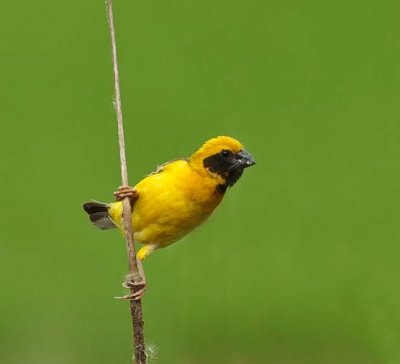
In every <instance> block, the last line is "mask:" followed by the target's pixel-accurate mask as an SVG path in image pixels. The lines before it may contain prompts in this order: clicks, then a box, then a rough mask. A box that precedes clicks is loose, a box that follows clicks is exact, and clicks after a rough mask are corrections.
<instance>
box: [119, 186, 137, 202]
mask: <svg viewBox="0 0 400 364" xmlns="http://www.w3.org/2000/svg"><path fill="white" fill-rule="evenodd" d="M114 196H115V199H116V200H117V201H122V200H123V199H124V198H125V197H128V198H129V200H130V202H131V205H132V206H133V203H134V202H135V201H136V200H137V198H138V197H139V196H138V192H137V191H136V190H135V189H134V188H133V187H130V186H120V187H118V190H117V191H115V192H114Z"/></svg>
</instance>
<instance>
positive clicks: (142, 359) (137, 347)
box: [106, 0, 146, 364]
mask: <svg viewBox="0 0 400 364" xmlns="http://www.w3.org/2000/svg"><path fill="white" fill-rule="evenodd" d="M106 9H107V17H108V25H109V30H110V37H111V53H112V62H113V69H114V88H115V103H114V106H115V112H116V114H117V122H118V140H119V156H120V160H121V177H122V185H123V186H128V185H129V184H128V168H127V165H126V154H125V137H124V126H123V118H122V107H121V92H120V86H119V85H120V82H119V71H118V60H117V44H116V41H115V26H114V16H113V8H112V0H106ZM122 202H123V219H124V230H125V240H126V246H127V249H128V261H129V276H130V278H131V279H133V280H134V281H135V282H136V283H141V282H144V277H143V275H142V274H144V272H143V267H142V266H141V262H140V261H139V260H136V252H135V244H134V241H133V233H132V219H131V214H132V212H131V205H130V201H129V198H127V197H126V198H124V200H123V201H122ZM131 293H132V294H133V293H134V288H131ZM130 311H131V317H132V330H133V348H134V350H133V351H134V353H135V362H136V364H146V354H145V344H144V335H143V325H144V323H143V313H142V303H141V300H137V301H134V300H131V301H130Z"/></svg>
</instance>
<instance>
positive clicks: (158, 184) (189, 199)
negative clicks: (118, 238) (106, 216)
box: [109, 160, 223, 247]
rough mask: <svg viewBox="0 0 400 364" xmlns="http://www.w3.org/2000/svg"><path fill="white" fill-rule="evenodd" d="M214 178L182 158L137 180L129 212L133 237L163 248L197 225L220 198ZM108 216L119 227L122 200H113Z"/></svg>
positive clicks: (120, 223)
mask: <svg viewBox="0 0 400 364" xmlns="http://www.w3.org/2000/svg"><path fill="white" fill-rule="evenodd" d="M217 184H218V183H217V181H216V180H215V178H211V177H210V178H207V176H204V175H201V174H199V173H197V172H196V171H194V170H193V169H192V168H191V167H190V165H189V163H188V162H187V161H186V160H178V161H174V162H171V163H168V164H167V165H165V166H163V167H162V168H161V169H160V170H159V171H157V172H155V173H153V174H151V175H149V176H147V177H146V178H144V179H143V180H142V181H140V182H139V183H138V184H137V185H136V186H135V189H136V190H137V191H138V194H139V198H138V200H137V201H136V202H135V205H134V208H133V211H132V224H133V230H134V238H135V240H136V241H137V242H139V243H142V244H155V245H157V247H164V246H167V245H169V244H172V243H173V242H175V241H177V240H179V239H180V238H182V237H183V236H185V235H186V234H187V233H189V232H190V231H192V230H193V229H194V228H196V227H197V226H198V225H199V224H201V223H202V222H203V221H204V220H205V219H206V218H207V217H208V216H210V214H211V213H212V212H213V210H214V209H215V208H216V207H217V206H218V204H219V203H220V202H221V200H222V198H223V194H221V193H219V192H217V191H216V187H217ZM109 213H110V216H111V217H112V219H113V220H114V221H115V223H116V224H117V225H118V226H119V227H120V228H121V227H122V203H121V202H117V203H113V204H112V205H111V208H110V211H109Z"/></svg>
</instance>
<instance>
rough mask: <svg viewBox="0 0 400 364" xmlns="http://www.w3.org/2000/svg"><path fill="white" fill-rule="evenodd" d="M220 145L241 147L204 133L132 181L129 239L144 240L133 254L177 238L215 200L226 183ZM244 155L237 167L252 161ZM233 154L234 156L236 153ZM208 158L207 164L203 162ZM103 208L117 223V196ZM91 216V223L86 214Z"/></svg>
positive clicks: (236, 150) (119, 217)
mask: <svg viewBox="0 0 400 364" xmlns="http://www.w3.org/2000/svg"><path fill="white" fill-rule="evenodd" d="M222 151H224V153H225V154H226V153H228V152H226V151H229V153H230V155H231V156H237V155H238V153H241V152H243V151H244V149H243V146H242V144H240V142H238V141H237V140H235V139H233V138H230V137H217V138H213V139H210V140H209V141H207V142H206V143H205V144H204V145H203V146H202V147H201V148H200V149H199V150H198V151H197V152H196V153H194V154H193V155H192V156H191V157H190V158H188V159H182V160H176V161H172V162H169V163H166V164H164V165H162V166H161V167H159V168H158V169H157V170H156V171H155V172H153V173H152V174H150V175H148V176H147V177H145V178H144V179H143V180H141V181H140V182H139V183H138V184H137V185H136V186H135V187H134V190H135V191H136V192H137V194H138V198H137V200H136V201H135V202H134V204H133V208H132V225H133V231H134V239H135V241H136V242H138V243H140V244H143V245H144V246H143V247H142V248H141V249H140V250H139V251H138V253H137V257H138V258H139V259H141V260H142V259H144V258H145V257H146V256H147V255H148V254H150V253H151V252H152V251H153V250H155V249H158V248H163V247H165V246H168V245H170V244H172V243H174V242H176V241H177V240H179V239H181V238H182V237H183V236H185V235H186V234H188V233H189V232H190V231H192V230H193V229H194V228H196V227H197V226H198V225H200V224H201V223H202V222H203V221H204V220H205V219H207V218H208V217H209V216H210V215H211V213H212V212H213V211H214V209H215V208H216V207H217V206H218V205H219V203H220V202H221V201H222V199H223V196H224V192H225V190H226V188H227V187H229V186H230V185H229V186H228V184H227V180H228V178H229V170H226V171H225V170H224V168H222V167H221V168H220V167H219V163H220V162H219V159H221V161H222V162H221V163H225V162H226V161H227V158H225V157H223V156H222V155H221V152H222ZM246 155H247V156H249V158H250V159H247V160H248V162H246V163H247V165H245V166H244V167H243V168H245V167H247V166H250V165H252V164H254V161H252V159H251V157H250V155H249V154H247V153H246ZM235 158H236V159H235V161H237V159H238V157H235ZM232 160H233V157H232ZM232 163H233V162H232ZM208 164H210V165H211V166H210V167H207V166H208ZM243 168H242V169H241V171H242V170H243ZM225 169H229V168H228V167H226V168H225ZM240 175H241V172H240ZM240 175H239V177H240ZM239 177H237V178H239ZM234 182H236V180H235V181H234ZM234 182H233V183H234ZM233 183H232V184H233ZM218 186H222V187H218ZM88 204H91V203H88ZM92 204H93V203H92ZM84 207H85V206H84ZM85 210H86V211H87V212H88V213H89V214H90V209H89V208H86V207H85ZM96 211H97V210H96ZM107 213H108V217H109V218H110V219H111V220H112V222H113V223H114V224H115V225H116V226H117V227H118V228H119V229H122V228H123V222H122V202H121V201H118V202H114V203H111V204H109V205H107ZM102 218H104V216H103V217H102ZM91 220H92V221H93V222H94V223H95V224H96V219H94V218H93V219H92V216H91ZM98 225H99V224H98ZM99 226H100V225H99ZM102 228H109V227H102Z"/></svg>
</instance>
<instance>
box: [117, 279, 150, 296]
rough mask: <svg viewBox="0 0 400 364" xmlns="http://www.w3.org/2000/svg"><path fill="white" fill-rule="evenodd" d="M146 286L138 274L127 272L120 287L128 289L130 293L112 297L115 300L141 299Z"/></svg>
mask: <svg viewBox="0 0 400 364" xmlns="http://www.w3.org/2000/svg"><path fill="white" fill-rule="evenodd" d="M146 286H147V284H146V281H145V279H144V278H143V277H142V276H141V275H140V274H134V273H133V274H128V275H127V276H126V278H125V282H124V283H122V287H124V288H128V289H130V290H131V293H130V294H127V295H124V296H121V297H114V298H115V299H117V300H129V301H138V300H140V299H142V297H143V295H144V293H145V291H146Z"/></svg>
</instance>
